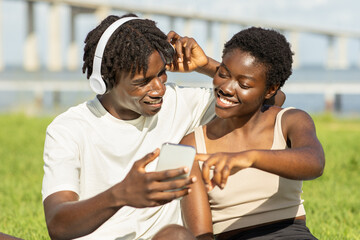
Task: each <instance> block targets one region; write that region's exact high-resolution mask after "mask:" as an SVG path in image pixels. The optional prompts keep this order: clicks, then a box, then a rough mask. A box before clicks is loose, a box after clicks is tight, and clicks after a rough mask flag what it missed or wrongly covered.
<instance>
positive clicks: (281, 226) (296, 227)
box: [215, 220, 317, 240]
mask: <svg viewBox="0 0 360 240" xmlns="http://www.w3.org/2000/svg"><path fill="white" fill-rule="evenodd" d="M215 239H217V238H216V237H215ZM245 239H251V240H270V239H275V240H317V238H316V237H314V236H313V235H312V234H311V232H310V230H309V228H308V227H306V223H305V221H304V220H285V221H281V222H276V223H271V224H268V225H264V226H260V227H256V228H252V229H249V230H245V231H241V232H239V233H236V234H235V235H234V236H232V237H230V238H228V239H227V240H245Z"/></svg>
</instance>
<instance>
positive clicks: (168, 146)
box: [156, 143, 196, 178]
mask: <svg viewBox="0 0 360 240" xmlns="http://www.w3.org/2000/svg"><path fill="white" fill-rule="evenodd" d="M195 154H196V150H195V148H194V147H192V146H188V145H182V144H173V143H164V144H163V145H162V147H161V149H160V155H159V160H158V163H157V166H156V171H163V170H170V169H176V168H180V167H187V168H188V169H189V171H188V173H187V174H184V175H181V176H179V177H177V178H185V177H187V176H188V175H189V174H190V170H191V168H192V165H193V162H194V159H195Z"/></svg>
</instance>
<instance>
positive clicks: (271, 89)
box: [265, 84, 279, 99]
mask: <svg viewBox="0 0 360 240" xmlns="http://www.w3.org/2000/svg"><path fill="white" fill-rule="evenodd" d="M278 89H279V84H277V85H272V86H270V87H269V88H268V89H267V90H266V94H265V99H270V98H272V97H273V96H274V95H275V94H276V92H277V90H278Z"/></svg>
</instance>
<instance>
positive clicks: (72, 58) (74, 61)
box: [66, 7, 79, 71]
mask: <svg viewBox="0 0 360 240" xmlns="http://www.w3.org/2000/svg"><path fill="white" fill-rule="evenodd" d="M77 14H78V11H77V10H75V8H74V7H70V45H69V46H68V50H67V51H68V52H67V61H66V62H67V68H68V70H70V71H74V70H76V69H78V62H79V61H78V54H79V49H78V46H77V44H76V39H75V32H76V29H75V18H76V16H77Z"/></svg>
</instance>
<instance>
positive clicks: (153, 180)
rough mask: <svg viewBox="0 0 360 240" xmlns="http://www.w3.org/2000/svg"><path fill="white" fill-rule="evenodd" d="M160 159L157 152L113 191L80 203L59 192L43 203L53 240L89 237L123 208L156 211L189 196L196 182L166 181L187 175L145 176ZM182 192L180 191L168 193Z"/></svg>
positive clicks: (177, 172) (176, 172)
mask: <svg viewBox="0 0 360 240" xmlns="http://www.w3.org/2000/svg"><path fill="white" fill-rule="evenodd" d="M158 155H159V150H158V149H157V150H156V151H154V152H153V153H149V154H147V155H146V156H145V157H144V158H142V159H141V160H139V161H137V162H135V163H134V165H133V167H132V168H131V170H130V172H129V173H128V174H127V176H126V177H125V179H124V180H123V181H122V182H120V183H118V184H116V185H114V186H113V187H111V188H110V189H108V190H106V191H104V192H102V193H100V194H98V195H96V196H94V197H92V198H89V199H86V200H81V201H79V197H78V195H77V194H76V193H74V192H71V191H60V192H56V193H53V194H51V195H50V196H48V197H47V198H46V199H45V200H44V203H43V204H44V211H45V219H46V223H47V226H48V231H49V235H50V237H51V239H72V238H76V237H81V236H85V235H88V234H90V233H92V232H93V231H95V230H96V229H97V228H98V227H99V226H100V225H102V224H103V223H104V222H105V221H107V220H108V219H109V218H110V217H111V216H113V215H114V214H115V213H116V212H117V211H118V210H119V209H120V208H122V207H123V206H131V207H136V208H144V207H154V206H160V205H163V204H165V203H168V202H170V201H172V200H174V199H176V198H179V197H183V196H185V195H186V194H188V191H189V190H188V185H189V184H191V183H193V182H194V181H193V179H191V178H186V179H182V180H176V181H168V182H166V181H164V180H167V179H169V178H172V177H176V176H179V175H182V174H184V173H185V172H187V171H188V170H186V169H183V168H179V169H175V170H168V171H162V172H146V171H145V166H146V165H147V164H148V163H149V162H151V161H153V160H154V159H155V158H156V157H157V156H158ZM179 188H183V189H182V190H180V191H172V192H168V191H166V190H174V189H179Z"/></svg>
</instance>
